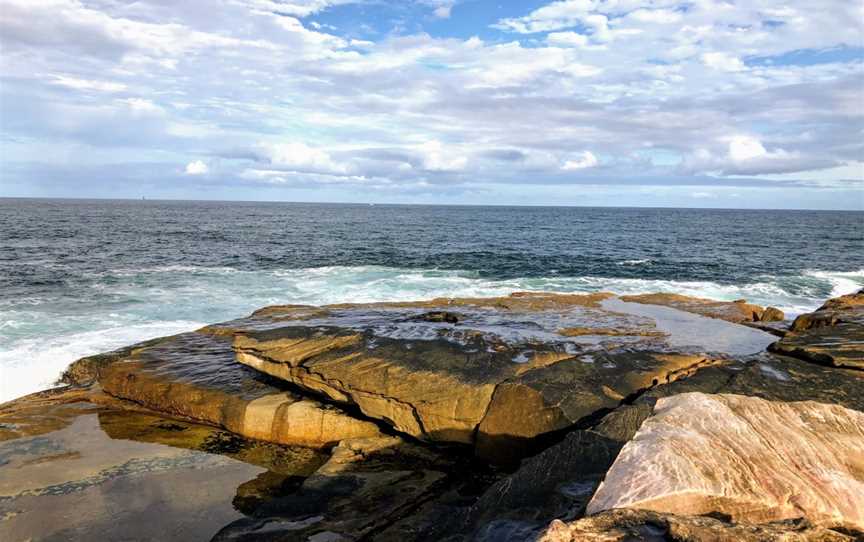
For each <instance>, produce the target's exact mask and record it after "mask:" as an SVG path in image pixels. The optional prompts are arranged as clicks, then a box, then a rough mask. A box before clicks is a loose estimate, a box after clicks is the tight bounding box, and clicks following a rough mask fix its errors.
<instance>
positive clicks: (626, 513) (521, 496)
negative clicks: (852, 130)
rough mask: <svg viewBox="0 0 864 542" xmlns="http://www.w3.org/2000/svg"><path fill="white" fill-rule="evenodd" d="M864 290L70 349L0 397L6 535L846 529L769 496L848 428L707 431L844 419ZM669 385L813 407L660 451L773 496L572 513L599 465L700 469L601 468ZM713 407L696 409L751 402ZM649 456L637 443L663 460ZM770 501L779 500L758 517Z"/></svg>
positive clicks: (441, 317) (660, 480) (595, 535)
mask: <svg viewBox="0 0 864 542" xmlns="http://www.w3.org/2000/svg"><path fill="white" fill-rule="evenodd" d="M859 296H860V294H859ZM860 301H861V299H860V297H856V296H854V295H853V296H846V297H844V298H839V299H836V300H831V301H829V302H827V303H826V305H825V306H824V307H823V308H822V309H820V310H819V311H816V313H814V314H813V315H808V316H804V317H800V318H799V319H798V320H796V322H795V323H794V324H793V325H792V326H791V329H789V330H787V326H786V323H784V322H780V321H776V320H777V319H778V318H781V315H779V314H778V313H777V312H776V311H773V310H771V309H770V308H769V309H763V308H761V307H757V306H754V305H750V304H747V303H746V302H715V301H711V300H701V299H695V298H687V297H683V296H670V295H668V294H660V295H648V296H631V297H617V296H613V295H612V294H591V295H558V294H538V293H530V294H527V293H526V294H514V295H512V296H508V297H502V298H489V299H438V300H432V301H425V302H411V303H409V302H406V303H377V304H367V305H354V304H343V305H332V306H327V307H309V306H300V305H287V306H277V307H267V308H265V309H262V310H259V311H257V312H256V313H254V314H253V315H251V316H250V317H248V318H243V319H240V320H235V321H231V322H226V323H222V324H215V325H212V326H208V327H206V328H204V329H202V330H199V331H197V332H194V333H185V334H180V335H176V336H173V337H167V338H163V339H155V340H152V341H147V342H146V343H142V344H139V345H133V346H131V347H128V348H125V349H121V350H119V351H117V352H112V353H108V354H104V355H100V356H92V357H90V358H85V359H83V360H81V361H79V362H77V363H75V364H73V366H71V367H70V369H69V370H68V371H67V374H66V381H67V382H68V383H72V384H73V385H72V386H70V387H68V388H65V389H58V390H52V391H48V392H42V393H39V394H34V395H32V396H28V397H26V398H22V399H19V400H16V401H13V402H11V403H7V404H4V405H0V489H2V491H0V539H3V540H5V539H11V540H17V539H26V538H28V537H29V538H33V539H46V540H55V539H56V540H65V539H70V538H73V539H77V538H94V537H95V538H104V539H127V540H148V539H184V540H303V541H306V540H314V541H320V540H382V541H397V540H398V541H400V542H402V541H412V540H413V541H422V540H447V541H451V542H455V541H463V540H464V541H467V540H488V541H493V540H494V541H496V542H497V541H508V540H514V541H515V540H520V541H521V540H538V539H543V540H643V539H644V540H652V539H656V540H697V541H701V540H705V541H708V540H712V541H713V540H730V541H731V540H778V541H779V540H830V541H834V540H838V541H839V540H857V539H862V537H864V533H862V532H861V530H860V523H859V520H858V519H856V517H857V516H855V514H854V511H853V512H850V511H848V510H845V509H844V510H842V511H841V513H840V514H839V515H838V514H834V511H831V510H832V509H831V506H829V505H825V506H822V505H823V504H825V502H823V501H820V500H819V499H821V498H825V496H826V495H827V494H828V493H829V492H828V491H827V490H826V491H822V492H818V491H816V490H815V489H813V491H814V492H816V493H818V495H813V494H806V492H803V491H797V490H796V492H795V493H796V495H797V494H800V495H804V496H799V497H797V500H796V498H790V499H787V500H786V501H783V500H782V498H781V497H782V496H783V495H784V494H786V493H784V487H786V486H788V487H792V483H791V482H790V480H792V479H794V478H795V476H802V477H806V476H807V473H810V475H811V476H812V473H814V472H819V469H820V468H827V467H826V466H830V467H831V469H832V472H835V473H836V472H841V471H842V468H841V467H843V465H845V468H846V473H847V475H848V476H847V477H846V478H844V480H846V481H847V482H848V481H849V480H855V481H860V479H861V477H862V474H861V473H862V470H861V465H862V464H864V463H862V462H864V459H862V458H861V457H859V456H860V454H861V453H864V452H861V448H864V447H860V446H859V443H858V442H859V441H858V440H855V439H852V440H851V441H846V440H843V438H847V437H848V438H851V437H849V435H845V433H844V435H845V436H844V437H843V438H837V439H835V440H836V442H835V443H833V444H834V445H835V447H834V448H831V449H830V450H828V449H826V450H823V452H824V453H821V454H819V453H817V454H813V455H811V456H806V454H805V455H801V454H798V455H794V454H793V452H792V451H788V453H789V454H792V455H793V456H794V457H793V456H790V457H789V458H786V459H787V461H786V462H785V463H784V464H782V465H780V464H776V465H775V464H774V463H771V468H770V469H768V468H761V467H760V466H759V464H754V465H752V468H750V469H748V470H747V472H745V473H742V472H741V471H740V469H739V467H741V466H742V465H743V464H744V463H742V462H734V461H732V462H726V463H723V464H721V463H720V462H717V461H715V460H716V458H717V454H716V453H714V454H712V453H709V452H712V451H713V450H714V449H715V448H718V447H719V448H721V449H724V447H725V449H731V448H734V446H739V447H741V448H742V449H744V448H746V446H748V444H747V439H746V438H744V437H745V436H751V437H752V435H753V434H756V435H759V436H760V438H763V437H764V438H768V436H770V434H772V432H774V433H778V434H779V433H782V432H784V431H785V432H787V433H788V435H787V436H788V438H785V439H783V441H782V442H780V441H778V442H777V443H775V444H776V446H774V448H775V449H779V450H780V452H779V453H786V452H783V445H784V444H785V443H787V442H795V440H796V439H801V438H802V435H805V434H807V432H808V431H810V433H811V434H812V433H813V432H814V431H815V430H814V429H813V427H817V426H818V427H821V425H820V424H823V425H824V424H827V425H829V426H831V427H829V428H828V429H827V430H826V431H830V430H834V429H836V428H835V425H838V424H834V425H832V424H831V423H829V422H828V421H826V420H828V419H829V418H830V417H829V416H827V414H826V412H831V413H833V412H835V411H837V412H841V411H842V412H844V413H847V414H846V415H847V416H848V417H849V419H855V420H857V419H858V417H860V416H861V412H864V371H861V370H859V369H857V368H856V363H859V362H860V361H861V355H860V352H859V350H858V349H857V348H858V347H857V346H856V345H857V344H858V343H856V342H855V341H858V340H859V339H858V338H856V337H857V335H856V334H857V333H858V331H855V329H856V328H854V326H852V327H850V326H849V324H854V325H858V324H860V322H858V320H857V318H858V317H859V316H860V312H858V311H859V310H860V305H861V302H860ZM856 322H857V323H856ZM748 326H753V327H748ZM844 326H845V327H844ZM754 327H758V328H759V329H754ZM829 330H830V332H831V333H833V335H830V337H833V338H832V339H831V340H827V339H826V337H827V336H826V335H824V334H827V333H829ZM766 331H767V332H766ZM778 337H782V340H780V341H778V340H777V339H778ZM787 339H788V340H787ZM772 343H775V344H774V345H773V346H771V350H772V352H768V351H766V348H767V347H768V346H769V345H770V344H772ZM781 344H794V345H795V346H794V348H792V347H790V348H786V349H784V348H781V347H778V345H781ZM805 349H806V352H805V353H804V354H802V351H804V350H805ZM787 354H788V355H787ZM823 355H828V356H831V361H826V359H825V358H823V357H820V356H823ZM835 360H839V361H838V362H836V363H835ZM682 394H695V395H700V396H702V395H704V396H705V397H726V396H729V395H730V394H733V395H734V396H736V397H742V400H743V401H757V402H760V404H761V403H765V402H768V401H770V402H771V403H770V404H772V405H775V406H773V407H770V408H768V409H767V410H765V412H775V414H776V413H777V412H780V411H783V412H785V411H786V409H792V410H793V411H794V412H799V411H798V410H795V409H798V408H800V407H796V406H794V405H799V404H805V405H816V406H812V407H810V408H812V410H808V411H807V412H810V413H811V414H813V419H812V420H809V419H808V420H809V421H808V423H809V424H810V426H807V427H805V426H804V425H801V424H798V425H796V424H795V423H792V422H790V421H789V420H788V419H787V418H785V417H783V422H782V423H781V422H777V420H774V421H773V422H772V421H771V420H773V419H774V418H771V417H770V416H768V415H765V416H760V415H759V412H763V411H759V410H754V411H753V412H755V413H756V414H754V415H753V416H751V417H750V418H747V420H748V421H747V424H749V425H747V428H748V430H747V431H741V432H739V435H740V437H741V438H740V439H739V440H740V442H739V441H735V440H734V439H733V438H732V437H731V436H729V437H728V439H727V440H725V441H724V442H723V445H722V446H709V445H705V446H696V445H695V444H693V443H692V442H690V441H688V440H687V439H684V444H682V447H680V448H679V449H676V450H679V451H680V450H683V449H685V448H686V446H685V445H692V446H696V448H693V450H691V451H688V452H687V453H686V454H684V456H685V457H684V458H683V459H682V458H681V457H680V456H681V454H679V457H677V458H676V450H667V451H664V452H663V454H659V455H662V456H663V457H665V458H666V460H668V461H669V462H670V464H672V465H678V466H682V465H686V466H688V467H690V468H691V469H694V471H696V472H700V473H702V474H703V475H704V476H705V477H706V479H710V480H712V481H715V482H716V481H717V480H738V481H739V482H741V483H740V484H738V485H736V488H737V487H739V486H740V487H743V485H744V483H745V481H746V482H747V483H752V484H759V483H764V482H765V481H766V480H774V478H772V476H774V477H776V476H779V474H778V473H780V472H784V473H786V475H788V476H785V475H784V477H782V480H779V481H777V480H774V481H775V482H776V483H774V484H773V485H771V484H768V486H769V487H768V488H767V489H765V488H762V487H759V488H758V490H757V489H754V490H753V492H754V493H759V494H762V495H764V497H763V498H765V499H770V498H776V499H777V501H778V503H779V504H777V506H774V507H771V512H770V513H762V512H760V513H755V512H753V510H755V508H753V510H750V509H748V510H750V511H749V512H747V513H743V512H741V510H740V509H737V508H735V507H734V506H732V505H730V504H729V502H728V501H722V502H721V501H718V500H715V501H712V500H711V499H702V500H701V501H699V499H695V498H694V499H690V498H689V497H687V498H681V499H679V500H678V501H676V500H675V499H670V501H669V502H671V503H672V504H671V505H670V507H669V508H668V509H664V510H665V511H660V512H650V511H642V510H640V511H637V510H628V509H615V510H610V511H604V512H599V513H596V514H594V515H591V516H587V517H586V513H588V512H597V511H598V509H595V508H591V507H589V503H590V502H592V499H598V497H597V495H600V497H602V496H603V493H602V492H601V493H598V487H600V486H601V483H602V484H603V488H604V489H603V490H602V491H604V492H607V493H609V492H611V493H616V492H617V493H616V494H621V495H624V494H627V488H631V489H632V488H634V487H646V486H650V487H651V488H654V489H657V490H663V488H672V489H670V490H669V491H668V492H667V494H668V495H673V494H674V495H677V493H675V492H674V488H676V487H678V486H677V485H676V483H678V481H680V480H691V481H692V480H693V479H694V478H692V477H691V478H682V477H680V476H678V475H677V474H676V475H672V474H669V473H668V472H665V471H663V470H662V469H661V468H660V466H661V465H660V464H659V463H658V466H657V467H656V468H653V470H652V469H643V471H646V472H640V473H639V475H640V476H648V475H649V474H650V473H651V472H660V473H664V474H660V475H657V477H656V480H654V481H652V482H651V483H650V484H642V485H641V486H640V484H634V483H632V481H627V482H620V483H619V482H616V480H618V478H620V476H616V474H615V472H616V471H615V468H613V465H615V464H616V461H618V460H619V459H620V460H621V461H623V459H622V458H624V457H626V455H622V450H624V451H625V452H624V453H625V454H626V453H627V452H626V450H627V446H632V445H633V443H634V442H638V441H639V438H640V437H638V435H639V434H640V433H641V432H643V431H645V430H647V429H646V428H650V427H651V424H653V423H656V420H657V419H658V418H661V416H660V414H658V413H662V411H663V408H664V407H663V405H664V404H666V403H664V402H675V401H680V400H681V398H682V397H686V396H682ZM718 394H722V395H718ZM801 401H805V402H806V403H798V402H801ZM790 405H791V406H790ZM658 409H659V410H658ZM826 409H827V410H826ZM800 412H803V411H800ZM800 412H799V413H800ZM849 412H851V414H848V413H849ZM816 413H820V416H821V417H820V416H816ZM691 414H692V413H691ZM708 414H711V415H708ZM708 414H706V415H698V416H692V415H691V416H690V418H693V420H690V421H696V422H699V423H702V424H703V425H704V424H708V422H709V421H710V420H712V415H713V416H714V418H713V420H714V421H715V422H716V423H715V425H717V426H733V425H734V424H733V422H734V421H735V420H736V419H739V421H740V419H744V417H743V415H739V414H740V413H738V412H737V411H735V410H734V409H727V411H726V414H723V411H722V409H719V408H716V409H713V410H711V412H709V413H708ZM733 414H734V415H733ZM736 416H737V418H736ZM777 416H779V414H777ZM777 416H775V418H776V417H777ZM685 418H686V416H685ZM751 418H752V419H751ZM651 420H655V421H651ZM793 421H794V420H793ZM775 422H776V423H775ZM760 423H763V424H765V425H766V427H767V428H762V429H758V430H757V428H759V427H760V426H759V424H760ZM779 425H782V426H783V427H777V426H779ZM839 425H842V424H839ZM859 425H860V424H859ZM811 426H812V427H811ZM847 426H848V424H847ZM847 426H844V427H847ZM832 428H834V429H832ZM847 429H848V427H847ZM688 431H690V430H689V429H688ZM852 432H854V431H852V430H851V429H850V430H849V431H847V433H849V434H851V433H852ZM817 433H818V431H817ZM691 434H693V435H697V437H698V432H697V431H690V432H689V433H687V435H691ZM784 434H785V433H784ZM711 435H714V434H713V433H712V434H711ZM715 436H716V435H715ZM697 437H694V438H697ZM859 437H860V436H859ZM859 437H855V438H856V439H857V438H859ZM634 438H635V440H634ZM706 438H707V437H706ZM697 440H698V439H697ZM658 442H659V441H658ZM807 442H809V441H807ZM850 442H851V444H850ZM810 444H812V443H810ZM822 444H825V443H822ZM826 446H827V444H826ZM829 447H830V446H829ZM811 448H812V450H816V449H817V448H818V447H817V446H816V445H815V444H814V445H813V446H812V447H811ZM789 450H792V447H791V446H790V447H789ZM475 454H476V455H479V456H480V457H481V459H477V458H475V457H473V455H475ZM856 454H857V455H856ZM648 455H649V456H651V457H649V458H647V459H640V461H639V464H640V465H643V466H645V465H653V463H651V461H657V457H658V454H648ZM751 455H755V456H759V457H761V456H765V455H766V454H765V453H764V450H763V451H760V452H759V453H758V454H755V453H754V454H751ZM805 456H806V457H809V459H808V461H807V462H797V463H796V458H802V457H805ZM748 457H750V456H749V455H748ZM784 457H785V456H784ZM520 460H521V462H520ZM676 461H677V463H676ZM766 461H767V460H766ZM661 463H662V462H661ZM799 463H800V464H799ZM805 463H806V465H805ZM676 469H677V468H676ZM736 469H738V470H736ZM783 469H786V470H783ZM675 472H676V473H681V472H684V471H683V467H682V468H681V469H677V470H675ZM706 473H707V474H706ZM802 473H803V474H802ZM625 478H626V477H625ZM695 479H697V480H698V479H699V478H698V477H697V478H695ZM808 480H809V478H808ZM811 482H812V480H811ZM811 486H812V487H811V489H812V488H815V487H818V484H816V483H811ZM788 487H787V489H788ZM832 487H833V486H832ZM751 489H752V488H751ZM835 489H836V488H835ZM760 492H761V493H760ZM787 493H788V491H787ZM688 495H689V494H688ZM808 495H809V496H808ZM772 496H773V497H772ZM805 497H807V499H805ZM676 498H677V497H676ZM808 499H809V500H808ZM625 500H626V499H625ZM49 501H50V502H49ZM697 501H699V502H702V505H700V506H701V508H699V510H695V508H694V507H697V506H696V504H694V503H697ZM846 501H847V504H851V505H853V506H858V505H857V504H856V503H857V501H856V500H855V496H854V495H852V496H848V498H847V499H846ZM106 502H107V503H109V504H108V505H105V503H106ZM598 502H599V501H598ZM640 502H641V501H640ZM706 502H707V503H708V504H707V505H706V504H705V503H706ZM814 502H819V503H821V504H819V505H818V506H810V505H808V506H804V505H805V504H807V503H810V504H811V505H812V503H814ZM832 502H833V501H832ZM616 503H617V501H616ZM790 503H791V504H790ZM763 504H764V503H763ZM834 504H836V503H834ZM613 506H629V505H628V504H626V503H624V501H622V503H619V504H614V505H613ZM840 506H841V505H840V504H837V507H838V509H839V507H840ZM46 507H47V508H46ZM784 507H785V508H784ZM48 508H50V511H49V512H47V516H46V515H45V514H46V512H45V510H46V509H48ZM697 508H698V507H697ZM763 508H764V507H763ZM81 510H83V511H84V512H83V513H79V511H81ZM778 510H786V511H787V512H788V513H784V514H780V515H779V516H778V515H777V511H778ZM814 510H815V511H814ZM820 510H821V511H820ZM825 510H829V511H828V512H825ZM835 511H836V510H835ZM748 513H749V514H750V515H747V514H748ZM693 514H709V515H711V516H712V517H700V516H695V515H693ZM772 514H773V515H772ZM70 515H71V516H74V517H73V518H72V519H71V520H69V519H67V518H68V517H69V516H70ZM802 516H803V517H806V518H808V519H801V517H802ZM841 516H842V517H841ZM777 517H788V518H790V519H788V520H786V521H781V522H773V523H765V521H769V520H773V519H776V518H777ZM850 517H851V518H852V520H851V521H850V519H849V518H850ZM154 518H158V521H155V520H154ZM841 519H842V521H840V520H841ZM733 521H734V523H733Z"/></svg>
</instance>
